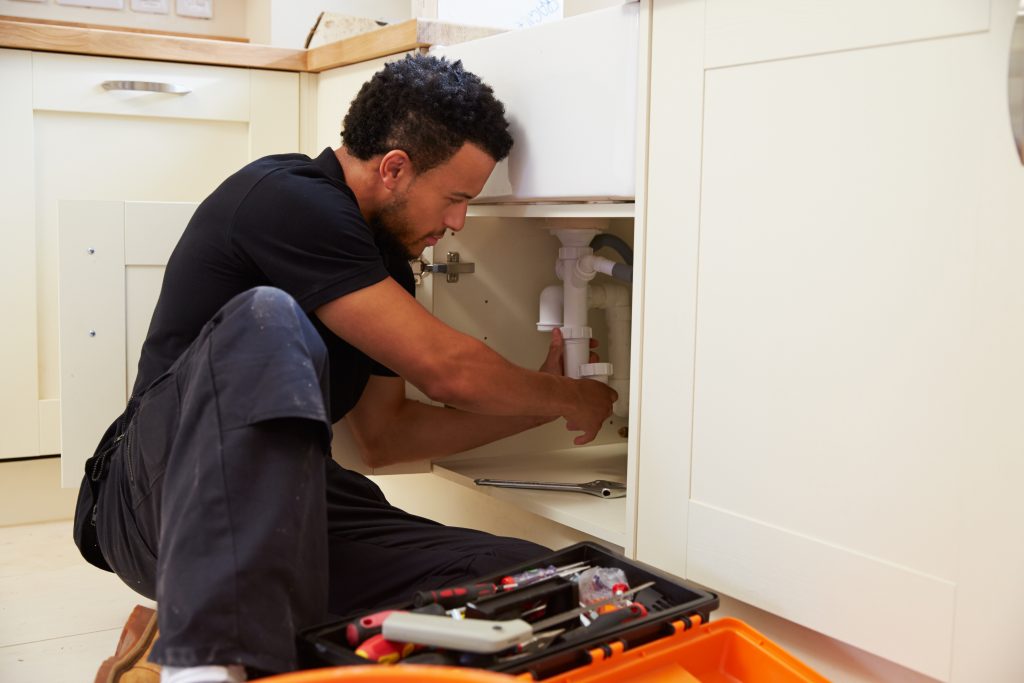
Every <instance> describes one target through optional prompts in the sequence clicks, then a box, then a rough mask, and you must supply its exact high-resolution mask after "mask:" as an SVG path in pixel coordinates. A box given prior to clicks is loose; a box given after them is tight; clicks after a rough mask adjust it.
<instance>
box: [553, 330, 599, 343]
mask: <svg viewBox="0 0 1024 683" xmlns="http://www.w3.org/2000/svg"><path fill="white" fill-rule="evenodd" d="M561 330H562V339H564V340H566V341H568V340H570V339H590V338H591V337H593V336H594V330H593V329H592V328H590V327H563V328H561Z"/></svg>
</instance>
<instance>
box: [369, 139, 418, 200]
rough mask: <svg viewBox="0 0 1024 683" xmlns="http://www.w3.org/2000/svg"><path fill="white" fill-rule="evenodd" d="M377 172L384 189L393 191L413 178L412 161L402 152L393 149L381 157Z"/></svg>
mask: <svg viewBox="0 0 1024 683" xmlns="http://www.w3.org/2000/svg"><path fill="white" fill-rule="evenodd" d="M377 172H378V173H379V174H380V180H381V183H383V185H384V187H386V188H387V189H388V190H392V191H393V190H395V189H396V188H398V186H399V185H400V184H402V183H403V182H405V181H407V180H408V179H410V178H411V177H412V175H413V170H412V161H411V160H410V159H409V155H408V154H406V153H405V152H403V151H402V150H400V149H393V150H391V151H390V152H388V153H387V154H385V155H384V156H383V157H381V160H380V166H379V167H378V169H377Z"/></svg>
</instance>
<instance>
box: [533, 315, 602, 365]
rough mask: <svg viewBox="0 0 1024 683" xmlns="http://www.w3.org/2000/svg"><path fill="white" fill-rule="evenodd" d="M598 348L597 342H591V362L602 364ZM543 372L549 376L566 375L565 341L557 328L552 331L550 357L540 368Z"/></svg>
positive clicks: (592, 340)
mask: <svg viewBox="0 0 1024 683" xmlns="http://www.w3.org/2000/svg"><path fill="white" fill-rule="evenodd" d="M596 348H597V340H596V339H591V340H590V349H591V350H590V362H591V363H600V362H601V359H600V358H598V355H597V353H595V352H594V349H596ZM540 371H541V372H546V373H548V374H549V375H558V376H560V377H561V376H563V375H565V341H564V340H563V339H562V331H561V330H560V329H558V328H557V327H556V328H555V329H553V330H551V344H550V345H549V346H548V357H547V358H545V359H544V364H543V365H541V366H540Z"/></svg>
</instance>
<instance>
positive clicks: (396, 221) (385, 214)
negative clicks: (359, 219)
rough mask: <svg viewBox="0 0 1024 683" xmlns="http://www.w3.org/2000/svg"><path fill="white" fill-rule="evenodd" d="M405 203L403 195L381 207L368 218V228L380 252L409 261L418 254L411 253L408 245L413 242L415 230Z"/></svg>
mask: <svg viewBox="0 0 1024 683" xmlns="http://www.w3.org/2000/svg"><path fill="white" fill-rule="evenodd" d="M406 204H407V202H406V200H405V198H404V197H403V198H399V199H396V200H395V201H394V202H392V203H391V204H388V205H387V206H385V207H384V208H382V209H381V210H380V211H379V212H378V213H377V215H376V216H374V217H373V218H371V219H370V229H371V230H373V236H374V240H375V241H376V243H377V246H378V247H380V249H381V251H382V252H384V253H385V254H387V255H391V256H396V257H399V258H402V259H404V260H406V261H411V260H413V259H415V258H417V257H419V254H413V253H412V251H411V249H410V247H409V245H410V244H413V243H414V242H415V240H414V237H415V231H414V230H413V228H412V225H411V224H410V222H409V217H408V216H407V215H406Z"/></svg>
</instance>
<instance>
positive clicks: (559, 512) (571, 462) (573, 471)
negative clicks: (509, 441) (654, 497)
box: [433, 444, 626, 547]
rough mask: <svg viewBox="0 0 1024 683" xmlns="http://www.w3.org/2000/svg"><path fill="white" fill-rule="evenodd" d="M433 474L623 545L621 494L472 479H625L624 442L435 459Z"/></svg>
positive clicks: (624, 503) (572, 480)
mask: <svg viewBox="0 0 1024 683" xmlns="http://www.w3.org/2000/svg"><path fill="white" fill-rule="evenodd" d="M433 472H434V474H436V475H438V476H440V477H442V478H444V479H447V480H449V481H452V482H454V483H456V484H461V485H463V486H466V487H469V488H472V489H474V490H476V491H480V492H481V493H486V494H487V495H491V496H494V497H495V498H497V499H499V500H504V501H507V502H510V503H512V504H514V505H516V506H518V507H520V508H521V509H523V510H526V511H528V512H532V513H534V514H537V515H540V516H541V517H545V518H547V519H550V520H552V521H554V522H558V523H560V524H564V525H565V526H568V527H570V528H573V529H576V530H578V531H582V532H583V533H586V534H590V535H591V536H594V537H596V538H598V539H601V540H603V541H607V542H608V543H612V544H614V545H617V546H620V547H621V546H625V544H626V498H612V499H603V498H597V497H595V496H590V495H587V494H583V493H572V492H561V491H538V490H531V489H507V488H498V487H494V486H477V485H476V484H474V483H473V480H474V479H482V478H489V479H515V480H530V481H559V482H585V481H591V480H593V479H608V480H611V481H623V482H624V481H625V480H626V445H625V444H613V445H605V446H589V447H584V448H573V449H567V450H561V451H553V452H548V453H540V454H533V453H531V454H524V455H512V456H503V457H500V458H495V457H471V458H466V459H462V460H446V461H438V462H435V463H434V465H433Z"/></svg>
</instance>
